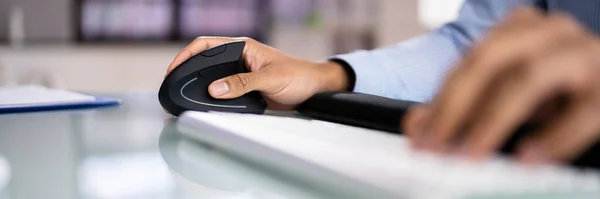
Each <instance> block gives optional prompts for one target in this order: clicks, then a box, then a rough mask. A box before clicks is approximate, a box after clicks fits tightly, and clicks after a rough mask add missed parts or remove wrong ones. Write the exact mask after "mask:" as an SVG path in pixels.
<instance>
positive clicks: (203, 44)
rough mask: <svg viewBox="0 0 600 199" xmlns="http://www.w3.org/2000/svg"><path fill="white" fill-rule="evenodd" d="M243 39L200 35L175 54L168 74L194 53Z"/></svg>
mask: <svg viewBox="0 0 600 199" xmlns="http://www.w3.org/2000/svg"><path fill="white" fill-rule="evenodd" d="M241 40H244V38H228V37H198V38H196V39H195V40H194V41H192V43H190V44H189V45H188V46H187V47H185V48H183V50H181V52H179V54H177V56H175V58H174V59H173V62H171V64H169V68H168V69H167V74H168V73H171V71H173V70H174V69H175V68H176V67H177V66H179V65H180V64H181V63H183V62H184V61H186V60H188V59H190V58H191V57H193V56H194V55H197V54H198V53H200V52H202V51H204V50H207V49H209V48H212V47H215V46H218V45H221V44H224V43H229V42H234V41H241Z"/></svg>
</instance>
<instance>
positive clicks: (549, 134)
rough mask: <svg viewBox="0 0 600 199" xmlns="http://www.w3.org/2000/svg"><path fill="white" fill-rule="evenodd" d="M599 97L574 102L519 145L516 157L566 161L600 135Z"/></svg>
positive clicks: (543, 160)
mask: <svg viewBox="0 0 600 199" xmlns="http://www.w3.org/2000/svg"><path fill="white" fill-rule="evenodd" d="M599 101H600V99H598V98H593V100H587V101H584V102H576V103H575V105H573V106H572V108H570V109H569V110H568V111H567V112H566V113H565V114H564V115H562V116H561V117H560V118H559V119H557V121H556V122H554V123H552V124H551V125H550V126H548V127H547V128H545V129H544V130H542V131H541V132H539V133H538V134H536V135H538V136H537V137H533V138H530V139H528V141H525V142H523V143H521V144H520V146H519V154H518V158H519V159H520V161H522V162H524V163H528V164H539V163H551V162H555V161H558V162H567V161H570V160H573V159H574V158H575V157H577V156H578V155H580V154H581V153H582V152H583V151H584V150H585V149H587V148H588V147H590V146H591V145H592V144H594V143H595V142H597V140H598V139H599V138H600V134H599V132H600V121H599V118H600V114H599V113H600V112H599V111H598V110H600V106H599V105H600V104H599V103H598V102H599Z"/></svg>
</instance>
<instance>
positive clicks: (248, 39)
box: [235, 37, 256, 42]
mask: <svg viewBox="0 0 600 199" xmlns="http://www.w3.org/2000/svg"><path fill="white" fill-rule="evenodd" d="M235 40H239V41H245V42H254V41H256V40H254V39H252V38H250V37H237V38H235Z"/></svg>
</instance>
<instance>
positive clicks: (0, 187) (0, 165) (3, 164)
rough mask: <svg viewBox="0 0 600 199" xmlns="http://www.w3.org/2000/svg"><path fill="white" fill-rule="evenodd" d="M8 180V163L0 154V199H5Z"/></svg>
mask: <svg viewBox="0 0 600 199" xmlns="http://www.w3.org/2000/svg"><path fill="white" fill-rule="evenodd" d="M9 181H10V165H9V164H8V161H7V160H6V158H4V156H2V155H0V199H6V198H7V196H6V187H7V185H8V182H9Z"/></svg>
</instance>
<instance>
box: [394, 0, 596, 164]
mask: <svg viewBox="0 0 600 199" xmlns="http://www.w3.org/2000/svg"><path fill="white" fill-rule="evenodd" d="M559 102H560V103H559ZM540 116H541V117H540ZM533 119H538V120H539V119H541V120H540V121H543V127H542V128H541V129H539V130H537V131H535V132H532V133H533V134H532V136H530V137H527V138H526V139H524V140H521V142H520V143H519V145H518V150H517V151H518V152H517V157H518V158H519V159H520V160H521V161H524V162H529V163H555V162H558V163H560V162H566V161H570V160H572V159H574V158H576V157H577V156H578V155H580V154H581V153H582V152H584V151H585V149H587V148H589V147H590V145H592V144H594V143H595V142H596V141H597V140H598V139H599V138H600V41H599V39H598V38H597V37H595V36H594V35H592V34H591V33H588V32H587V31H586V30H585V28H583V27H582V26H581V25H579V24H578V22H576V21H575V20H574V19H572V18H571V17H570V16H567V15H564V14H560V13H559V14H549V15H545V14H543V13H541V12H539V11H538V10H535V9H534V8H530V7H521V8H519V9H517V10H516V11H514V12H513V13H512V14H511V15H510V16H509V17H508V18H507V19H506V20H505V21H504V22H503V23H501V24H500V25H499V26H497V27H496V28H495V29H493V30H492V31H491V32H490V33H489V34H488V35H487V37H486V38H484V39H483V40H482V41H481V42H480V43H479V44H478V45H477V46H475V47H474V48H473V49H472V51H470V53H469V54H467V56H466V57H464V59H463V60H462V61H461V62H459V63H458V65H457V67H456V68H455V70H454V71H452V73H450V74H449V76H448V78H447V80H446V82H445V84H444V86H443V87H442V89H441V92H440V94H439V95H438V96H437V97H436V98H435V99H434V100H433V101H432V103H431V104H430V105H425V106H421V107H418V108H415V109H413V110H412V111H411V112H410V114H409V117H408V119H407V120H406V121H405V123H404V130H405V132H407V134H408V135H409V136H411V137H412V138H413V139H412V140H413V145H414V147H416V148H417V149H422V150H428V151H433V152H437V153H458V154H459V155H463V156H466V157H468V158H470V159H472V160H476V161H478V160H482V159H485V158H486V157H488V156H489V155H491V154H492V153H494V152H495V151H496V150H497V149H498V148H499V147H501V146H502V144H503V143H504V142H505V141H506V140H507V139H508V138H509V137H510V136H511V134H512V133H513V132H514V131H515V129H516V128H518V127H519V126H520V125H522V124H523V123H524V122H526V121H530V120H533Z"/></svg>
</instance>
